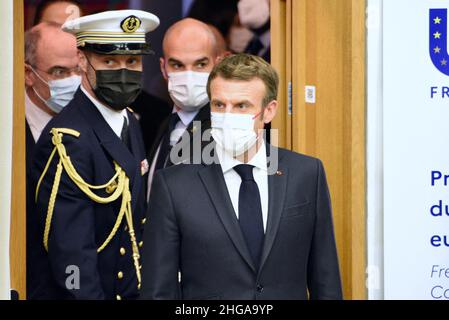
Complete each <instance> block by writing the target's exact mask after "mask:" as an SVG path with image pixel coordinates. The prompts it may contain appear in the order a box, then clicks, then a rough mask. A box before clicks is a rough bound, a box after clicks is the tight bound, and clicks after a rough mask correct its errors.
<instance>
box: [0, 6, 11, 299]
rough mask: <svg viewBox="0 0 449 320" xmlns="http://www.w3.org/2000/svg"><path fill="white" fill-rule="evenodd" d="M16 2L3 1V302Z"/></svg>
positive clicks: (5, 295)
mask: <svg viewBox="0 0 449 320" xmlns="http://www.w3.org/2000/svg"><path fill="white" fill-rule="evenodd" d="M13 1H14V0H2V1H0V30H1V31H2V44H3V45H2V50H0V96H1V104H0V128H1V129H0V130H1V133H0V300H5V299H9V298H10V287H11V286H10V276H9V228H10V208H11V158H12V152H11V150H12V128H13V126H12V123H13V25H14V24H13Z"/></svg>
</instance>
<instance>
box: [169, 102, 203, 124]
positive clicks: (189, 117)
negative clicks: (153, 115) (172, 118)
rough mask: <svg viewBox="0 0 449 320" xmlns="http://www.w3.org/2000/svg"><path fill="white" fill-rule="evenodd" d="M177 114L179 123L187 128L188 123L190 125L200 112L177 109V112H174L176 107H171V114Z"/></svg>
mask: <svg viewBox="0 0 449 320" xmlns="http://www.w3.org/2000/svg"><path fill="white" fill-rule="evenodd" d="M175 112H177V113H178V116H179V119H180V120H181V122H182V123H183V124H184V125H185V126H186V127H188V126H189V125H190V123H192V121H193V119H195V117H196V115H197V114H198V112H200V110H195V111H184V110H182V109H179V110H178V111H176V107H173V112H172V113H175Z"/></svg>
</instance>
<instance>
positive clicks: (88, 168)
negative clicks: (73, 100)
mask: <svg viewBox="0 0 449 320" xmlns="http://www.w3.org/2000/svg"><path fill="white" fill-rule="evenodd" d="M63 141H64V145H65V147H66V150H67V154H68V156H69V157H70V158H71V161H72V163H73V165H74V167H75V169H76V170H77V171H78V173H79V174H80V175H81V177H83V178H84V179H86V180H87V181H88V180H89V179H88V177H91V176H92V170H93V165H92V160H91V154H90V151H89V149H88V146H87V147H86V145H85V143H87V141H85V143H84V145H83V144H82V141H81V140H78V139H74V138H71V137H64V138H63ZM49 143H51V142H50V141H49ZM82 145H83V146H84V147H82ZM42 161H45V163H46V161H47V159H45V160H44V159H43V160H42ZM58 162H59V156H58V154H57V153H56V155H55V157H54V159H53V161H52V163H51V165H50V167H49V169H48V171H47V173H46V175H45V178H44V179H43V181H42V184H41V187H40V190H39V194H38V198H37V204H36V205H37V211H38V212H37V214H39V215H40V217H41V219H42V221H43V223H42V226H43V225H44V224H45V219H46V217H47V209H48V205H49V199H50V195H51V192H52V187H53V182H54V179H55V173H56V168H57V163H58ZM88 182H89V181H88ZM94 206H95V203H94V202H93V201H91V200H90V199H89V198H88V197H87V196H86V195H85V194H84V193H83V192H82V191H81V190H80V189H79V188H78V187H77V186H76V185H75V183H74V182H73V181H72V180H71V179H70V178H69V176H68V175H67V173H66V172H65V170H63V172H62V175H61V180H60V184H59V189H58V192H57V196H56V201H55V206H54V211H53V217H52V221H51V229H50V234H49V238H48V258H49V263H50V268H51V272H52V275H53V278H54V279H55V281H56V283H57V285H58V287H60V289H62V290H64V291H65V292H66V293H67V297H69V298H72V299H104V298H105V296H104V292H103V289H102V285H101V281H100V277H99V273H98V268H97V244H96V241H95V221H94V219H95V215H94ZM42 239H43V234H42V237H41V238H40V239H38V241H41V243H42Z"/></svg>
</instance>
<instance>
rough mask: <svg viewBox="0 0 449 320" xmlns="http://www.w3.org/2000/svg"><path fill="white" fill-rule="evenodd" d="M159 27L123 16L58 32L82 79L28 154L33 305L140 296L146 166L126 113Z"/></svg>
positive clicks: (90, 19) (144, 15)
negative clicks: (70, 47)
mask: <svg viewBox="0 0 449 320" xmlns="http://www.w3.org/2000/svg"><path fill="white" fill-rule="evenodd" d="M158 24H159V19H158V18H157V17H156V16H154V15H152V14H150V13H148V12H143V11H138V10H125V11H108V12H103V13H100V14H96V15H91V16H85V17H83V18H80V19H77V20H71V21H69V22H67V23H66V24H65V25H64V26H63V30H64V31H66V32H70V33H75V34H76V36H77V45H78V48H80V51H79V56H80V66H81V69H82V70H83V73H84V77H83V81H82V84H81V87H80V89H79V90H78V91H77V92H76V94H75V97H74V99H73V100H72V101H71V102H70V103H69V105H68V106H67V107H65V108H64V110H63V111H62V112H61V113H60V114H59V115H58V116H57V117H54V118H53V119H52V120H51V121H50V122H49V124H48V125H47V126H46V127H45V129H44V130H43V133H42V135H41V137H40V139H39V141H38V143H37V144H36V147H35V157H34V166H33V171H32V175H33V179H32V182H33V187H34V188H33V190H36V192H35V197H36V212H35V214H36V215H37V216H38V217H39V229H40V232H39V234H38V235H37V236H36V241H39V242H40V243H41V246H40V248H39V249H40V252H39V254H40V256H41V258H40V259H38V260H37V263H36V265H35V266H33V267H34V268H36V270H37V273H38V274H39V275H40V277H39V278H38V279H35V280H36V281H35V282H34V283H33V284H32V290H31V292H30V297H31V298H35V299H117V300H121V299H132V298H136V297H137V296H138V292H139V289H140V282H141V277H140V253H139V250H140V248H141V247H142V242H141V237H142V230H143V224H144V223H145V220H144V213H145V208H146V201H145V191H146V186H145V183H146V178H147V176H146V174H147V172H148V164H147V161H146V159H145V150H144V145H143V140H142V136H141V132H140V128H139V125H138V122H137V119H135V117H134V116H133V115H132V113H131V112H130V111H128V110H127V107H129V106H130V105H131V104H132V103H133V102H134V100H135V99H136V97H137V95H138V94H139V93H140V90H141V83H142V55H144V54H148V53H150V52H151V50H149V45H148V44H147V43H146V42H145V33H146V32H150V31H152V30H154V29H155V28H156V27H157V26H158ZM131 38H132V39H133V41H132V42H130V41H129V39H131ZM112 39H113V42H111V41H112Z"/></svg>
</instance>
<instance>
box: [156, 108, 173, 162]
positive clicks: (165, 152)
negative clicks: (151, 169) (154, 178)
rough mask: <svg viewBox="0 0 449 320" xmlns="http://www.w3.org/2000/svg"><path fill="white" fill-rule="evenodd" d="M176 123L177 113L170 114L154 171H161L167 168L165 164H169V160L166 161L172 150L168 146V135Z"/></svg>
mask: <svg viewBox="0 0 449 320" xmlns="http://www.w3.org/2000/svg"><path fill="white" fill-rule="evenodd" d="M178 121H179V115H178V113H177V112H175V113H172V114H171V115H170V119H169V121H168V128H167V131H166V132H165V134H164V137H163V138H162V142H161V147H160V149H159V155H158V157H157V162H156V168H155V170H159V169H163V168H165V167H166V166H167V164H169V163H171V161H170V159H168V158H169V155H170V151H171V149H172V146H171V145H170V135H171V133H172V131H173V130H174V129H175V126H176V124H177V123H178Z"/></svg>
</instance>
